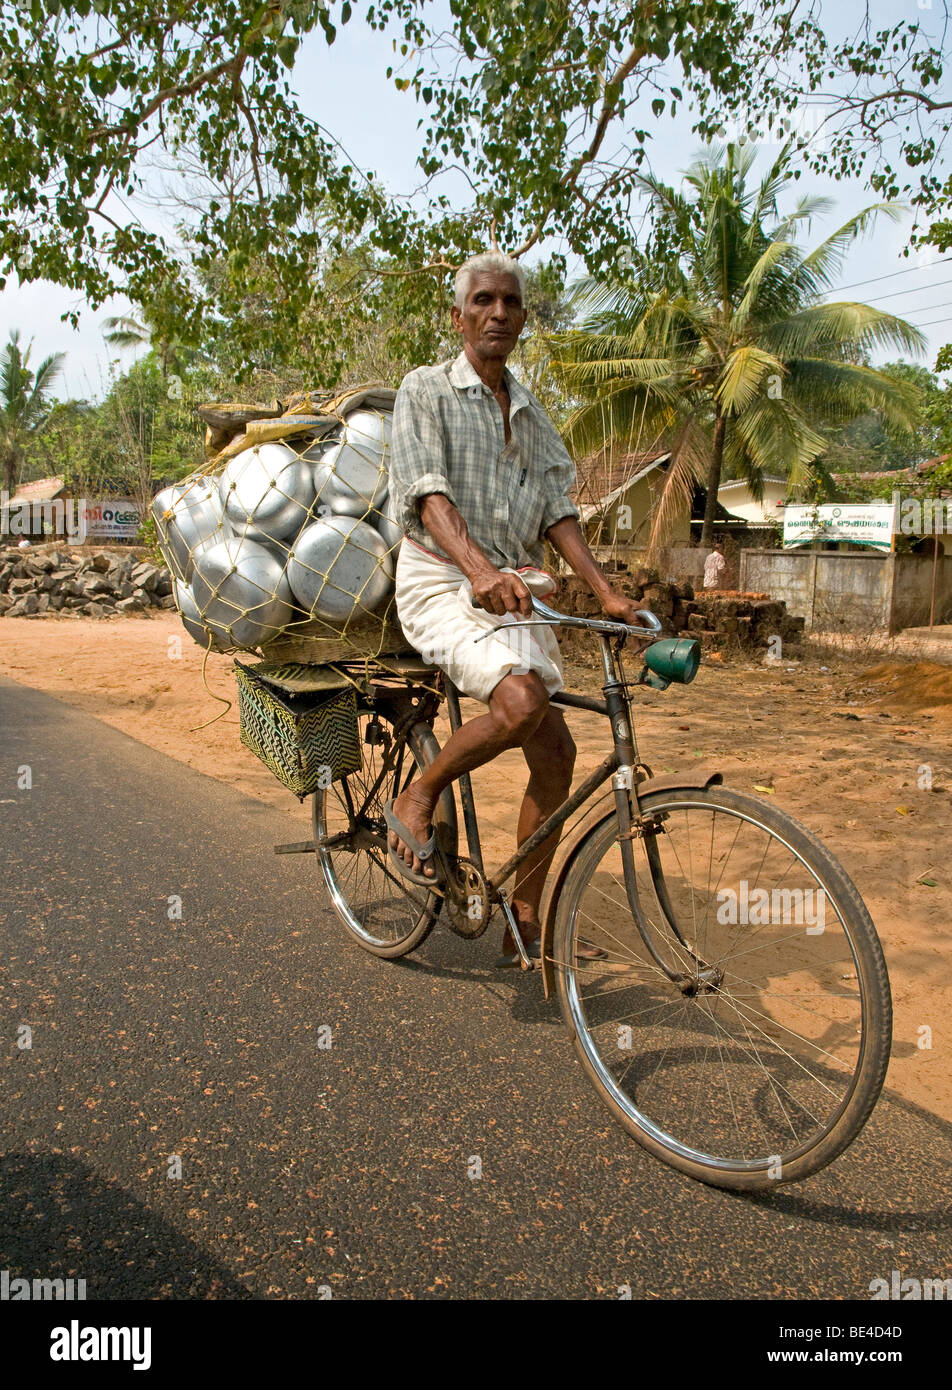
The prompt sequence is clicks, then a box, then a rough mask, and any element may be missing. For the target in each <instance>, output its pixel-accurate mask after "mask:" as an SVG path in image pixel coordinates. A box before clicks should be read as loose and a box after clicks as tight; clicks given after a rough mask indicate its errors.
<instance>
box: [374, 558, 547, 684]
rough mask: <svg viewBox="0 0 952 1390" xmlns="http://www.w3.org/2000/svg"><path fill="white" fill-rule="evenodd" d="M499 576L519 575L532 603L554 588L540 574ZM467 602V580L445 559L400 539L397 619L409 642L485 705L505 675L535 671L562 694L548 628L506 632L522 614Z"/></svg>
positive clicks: (530, 571)
mask: <svg viewBox="0 0 952 1390" xmlns="http://www.w3.org/2000/svg"><path fill="white" fill-rule="evenodd" d="M503 573H504V574H518V576H519V578H520V579H521V580H522V582H523V584H525V586H526V588H527V589H528V590H529V592H530V593H531V594H534V595H535V596H536V597H537V598H545V597H546V596H547V595H550V594H552V593H554V592H555V590H556V589H557V588H558V585H557V583H556V581H555V580H554V579H553V578H552V576H551V574H547V573H546V571H545V570H540V569H533V568H528V567H527V568H523V569H518V570H514V569H509V568H508V567H507V568H505V569H504V570H503ZM472 600H473V591H472V588H471V586H470V583H469V580H468V579H467V578H466V577H465V575H464V574H463V572H462V571H461V570H459V569H457V567H456V566H455V565H454V564H453V563H452V562H451V561H449V560H443V559H441V558H440V556H438V555H433V554H431V552H430V551H428V550H424V549H422V547H420V546H418V545H417V544H416V543H415V542H414V541H411V540H409V539H405V540H404V542H403V545H402V546H401V547H400V555H399V558H398V560H397V582H396V602H397V615H398V617H399V619H400V626H401V627H402V628H403V631H404V633H405V634H406V637H407V640H408V641H409V643H410V645H411V646H412V647H413V648H414V649H415V650H416V651H418V652H419V653H420V655H421V656H422V657H423V658H424V659H425V660H426V661H430V662H432V663H433V665H435V666H440V667H442V669H443V670H444V671H445V672H446V674H447V675H448V676H449V678H450V680H451V681H452V682H453V684H454V685H456V686H457V687H458V688H459V689H460V690H461V691H462V692H463V693H464V694H465V695H470V696H472V697H473V699H475V700H482V701H483V703H484V704H488V703H489V697H490V695H491V694H492V693H493V691H494V690H495V688H496V686H497V685H498V684H499V682H500V681H501V680H502V679H503V677H504V676H508V675H510V674H515V675H525V674H526V673H527V672H529V671H535V673H536V675H537V676H538V677H539V679H540V680H541V681H542V684H543V685H544V686H545V688H546V691H547V692H548V694H550V695H554V694H555V692H556V691H557V690H561V689H562V686H563V675H562V655H561V653H560V651H559V644H558V642H557V641H556V639H555V634H554V633H553V631H552V629H551V628H550V627H511V624H513V623H514V622H517V621H518V619H519V617H520V616H521V615H519V614H508V613H507V614H505V615H504V616H503V617H497V616H496V615H495V614H494V613H487V612H486V610H485V609H483V608H474V607H473V602H472ZM507 629H509V630H508V631H507ZM487 634H492V635H491V636H487ZM477 639H481V640H477Z"/></svg>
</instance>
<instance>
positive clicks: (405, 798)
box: [388, 671, 568, 878]
mask: <svg viewBox="0 0 952 1390" xmlns="http://www.w3.org/2000/svg"><path fill="white" fill-rule="evenodd" d="M548 708H549V697H548V695H547V694H546V691H545V686H544V685H543V684H542V682H541V680H540V679H539V677H538V676H537V675H536V674H535V672H534V671H530V672H529V673H528V674H527V675H524V676H516V675H508V676H504V677H503V679H502V680H501V681H500V682H499V684H498V685H497V686H496V688H495V690H494V691H493V692H492V695H491V696H490V697H489V712H488V714H482V715H479V716H478V717H477V718H476V719H471V720H470V721H469V722H468V723H467V724H463V725H462V726H461V727H460V728H459V729H457V730H456V732H455V733H454V734H453V736H452V737H451V738H450V739H448V740H447V742H446V744H445V745H444V747H443V748H441V749H440V752H439V753H438V754H437V756H436V758H435V759H434V760H433V762H432V763H431V764H430V766H429V767H428V768H427V769H426V771H425V772H424V773H423V775H422V776H421V777H420V778H419V779H417V780H415V781H413V782H411V783H410V785H409V787H407V789H406V791H405V792H403V794H402V795H401V796H398V797H397V799H396V801H395V802H394V806H393V809H394V812H395V814H396V815H397V816H398V817H399V818H400V820H401V821H402V822H403V823H404V825H405V826H406V827H407V829H408V830H409V831H411V833H412V834H413V835H414V836H415V837H416V838H417V839H418V840H426V839H428V838H429V835H430V820H431V818H432V815H433V809H434V807H435V806H436V803H437V800H438V799H439V796H440V793H441V792H442V791H443V789H444V787H448V786H449V784H450V783H451V782H453V781H455V780H456V778H457V777H460V776H462V774H463V773H464V772H471V771H472V770H473V769H474V768H477V767H482V766H483V764H484V763H488V762H491V761H492V759H493V758H495V757H496V756H497V755H498V754H500V753H502V752H503V751H504V750H505V749H507V748H518V747H520V746H523V747H524V746H525V743H526V741H527V740H528V739H530V738H531V737H532V735H533V733H534V732H535V730H536V729H537V727H538V726H539V724H540V723H541V721H542V720H543V718H544V717H545V715H546V712H547V710H548ZM566 732H568V731H567V730H566ZM543 819H544V817H543ZM540 823H541V822H536V824H540ZM388 840H389V843H390V845H392V846H393V848H394V849H396V850H397V851H398V853H400V854H401V856H402V858H403V859H404V860H405V861H406V863H407V864H409V865H410V866H411V868H413V869H414V870H416V871H417V872H419V870H420V868H421V864H420V861H419V859H418V858H417V857H416V855H415V854H414V853H413V852H412V850H410V849H409V848H408V847H407V846H406V845H404V844H403V842H402V841H401V840H400V838H399V836H397V835H396V834H395V832H394V831H392V830H391V831H390V834H389V837H388ZM422 867H423V872H424V873H425V874H426V875H427V876H428V877H430V878H433V877H435V870H434V869H433V866H432V865H431V864H430V863H429V862H428V863H427V864H426V865H425V866H422Z"/></svg>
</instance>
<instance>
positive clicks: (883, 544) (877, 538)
mask: <svg viewBox="0 0 952 1390" xmlns="http://www.w3.org/2000/svg"><path fill="white" fill-rule="evenodd" d="M896 530H898V527H897V526H896V507H895V506H894V504H893V503H892V502H863V503H860V504H859V505H848V504H846V503H839V502H824V503H823V504H822V506H816V507H784V509H783V548H784V550H789V549H790V547H791V546H795V545H806V544H807V542H808V541H852V542H853V543H854V545H870V546H872V547H873V549H874V550H891V549H892V538H893V533H894V532H895V531H896Z"/></svg>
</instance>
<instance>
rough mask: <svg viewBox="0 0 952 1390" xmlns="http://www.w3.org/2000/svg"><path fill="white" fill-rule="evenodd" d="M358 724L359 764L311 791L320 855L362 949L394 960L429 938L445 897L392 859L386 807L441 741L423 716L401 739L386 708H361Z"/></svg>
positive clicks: (447, 807)
mask: <svg viewBox="0 0 952 1390" xmlns="http://www.w3.org/2000/svg"><path fill="white" fill-rule="evenodd" d="M358 724H359V731H360V740H361V747H362V748H363V751H364V762H363V765H362V767H361V768H360V769H359V770H358V771H357V772H354V773H351V774H350V775H349V776H347V777H342V778H341V779H340V780H339V781H337V782H334V783H333V784H332V786H330V787H328V788H327V789H326V790H325V791H318V792H316V793H315V795H314V802H313V806H312V817H313V824H314V838H315V841H316V843H317V859H318V863H319V865H320V867H321V871H322V873H323V875H324V881H325V883H326V884H327V888H328V891H329V892H330V896H331V902H332V903H333V905H334V909H335V911H336V912H337V915H338V917H339V918H340V919H341V921H342V922H343V924H344V926H345V927H346V928H347V930H348V931H349V932H350V933H351V935H352V936H353V937H354V938H355V939H356V940H357V941H358V942H359V943H360V945H361V946H363V948H364V950H366V951H370V952H371V953H372V954H373V955H375V956H381V957H383V958H384V959H388V960H392V959H394V958H395V957H397V956H405V955H407V954H409V952H410V951H414V950H416V948H417V947H418V946H419V945H420V944H421V943H422V942H423V941H425V940H426V938H427V936H429V934H430V932H431V931H432V929H433V925H434V923H435V921H436V919H437V917H438V915H439V911H440V907H441V905H442V901H443V900H442V897H441V896H440V894H438V893H432V892H428V891H427V889H425V888H420V887H417V885H416V884H413V883H411V882H409V880H408V879H405V878H403V877H402V876H401V875H400V874H399V873H397V871H396V869H394V867H393V865H392V864H391V863H390V861H389V859H388V856H387V825H386V821H385V820H384V816H383V806H384V803H385V802H387V801H389V800H390V799H392V798H394V797H396V796H398V795H399V794H400V792H402V791H404V790H405V788H406V787H407V786H408V785H409V783H410V782H411V781H412V779H413V778H414V777H415V776H416V775H417V774H418V773H419V772H420V771H422V769H423V768H424V767H426V765H427V763H429V762H432V760H433V758H434V757H435V756H436V754H437V753H438V752H439V744H438V743H437V740H436V735H435V734H434V733H433V730H432V729H431V728H430V727H429V725H428V724H424V723H422V722H420V723H417V724H414V725H413V726H412V727H411V728H410V730H409V731H408V732H407V733H406V734H405V735H403V736H400V737H397V736H396V735H395V733H394V719H393V717H392V715H391V714H390V713H389V712H387V711H385V710H383V709H376V710H363V711H361V712H360V714H359V715H358ZM368 729H369V733H368ZM448 822H451V824H450V825H449V830H450V833H451V834H453V833H455V809H453V804H452V803H451V802H448V801H447V796H446V793H444V795H443V797H442V798H441V801H440V805H439V807H438V810H437V824H438V825H439V826H441V827H444V833H445V827H447V823H448Z"/></svg>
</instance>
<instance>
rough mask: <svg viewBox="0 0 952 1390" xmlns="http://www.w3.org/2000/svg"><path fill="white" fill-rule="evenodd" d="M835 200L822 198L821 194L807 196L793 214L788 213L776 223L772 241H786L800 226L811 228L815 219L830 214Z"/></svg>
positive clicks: (772, 232)
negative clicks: (802, 224) (826, 213)
mask: <svg viewBox="0 0 952 1390" xmlns="http://www.w3.org/2000/svg"><path fill="white" fill-rule="evenodd" d="M833 205H834V204H833V199H832V198H827V197H824V196H822V195H821V194H813V195H811V194H805V195H804V197H802V198H801V199H800V200H799V202H798V203H797V206H796V207H795V208H794V209H793V211H792V212H788V213H786V214H785V215H784V216H783V217H781V219H780V221H779V222H776V223H775V224H774V226H773V228H772V229H771V233H770V235H771V239H773V240H777V241H786V240H788V238H789V237H791V236H792V234H793V233H794V232H796V231H798V230H799V227H800V224H801V223H804V224H805V225H806V226H807V227H809V226H810V224H811V223H812V221H813V219H814V218H815V217H820V216H822V215H823V213H825V212H829V211H830V209H831V208H832V207H833Z"/></svg>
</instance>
